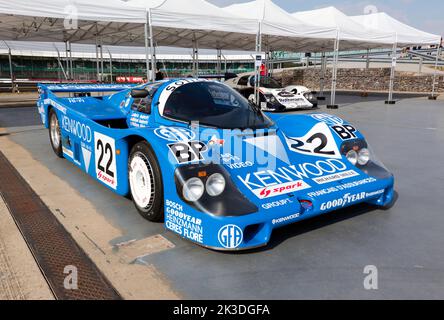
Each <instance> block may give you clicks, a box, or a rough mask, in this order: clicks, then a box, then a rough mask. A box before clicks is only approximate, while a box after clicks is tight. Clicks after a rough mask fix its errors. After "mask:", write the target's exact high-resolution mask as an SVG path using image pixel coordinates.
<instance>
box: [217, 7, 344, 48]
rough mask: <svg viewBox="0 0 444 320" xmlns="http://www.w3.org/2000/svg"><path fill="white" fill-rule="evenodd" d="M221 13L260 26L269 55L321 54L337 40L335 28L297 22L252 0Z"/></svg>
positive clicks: (276, 9)
mask: <svg viewBox="0 0 444 320" xmlns="http://www.w3.org/2000/svg"><path fill="white" fill-rule="evenodd" d="M223 9H224V10H225V11H226V12H229V13H233V14H236V15H237V16H244V17H248V18H251V19H254V20H256V21H258V22H260V23H261V28H262V34H263V36H264V43H263V44H264V46H265V47H266V48H268V50H270V51H273V50H290V51H313V52H315V51H324V49H325V48H327V47H328V48H331V47H332V46H333V41H334V39H335V38H336V30H335V29H334V28H331V27H320V26H316V25H313V24H310V23H307V22H304V21H300V20H299V19H297V18H294V17H292V16H291V15H290V14H289V13H288V12H286V11H285V10H283V9H282V8H280V7H279V6H277V5H276V4H274V3H273V2H272V1H271V0H254V1H251V2H247V3H239V4H233V5H230V6H228V7H225V8H223Z"/></svg>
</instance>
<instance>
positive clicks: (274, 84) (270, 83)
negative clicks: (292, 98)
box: [250, 77, 282, 89]
mask: <svg viewBox="0 0 444 320" xmlns="http://www.w3.org/2000/svg"><path fill="white" fill-rule="evenodd" d="M250 82H251V83H250V84H251V86H252V87H254V77H251V79H250ZM260 86H261V87H263V88H267V89H281V88H282V86H281V84H280V83H279V82H278V81H276V80H274V79H273V78H270V77H261V81H260Z"/></svg>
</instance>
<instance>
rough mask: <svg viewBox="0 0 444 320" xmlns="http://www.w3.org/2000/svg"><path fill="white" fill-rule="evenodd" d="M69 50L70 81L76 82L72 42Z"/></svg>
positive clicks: (69, 44)
mask: <svg viewBox="0 0 444 320" xmlns="http://www.w3.org/2000/svg"><path fill="white" fill-rule="evenodd" d="M68 50H69V70H70V72H69V75H70V80H74V68H73V61H72V45H71V41H68Z"/></svg>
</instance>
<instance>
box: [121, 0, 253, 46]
mask: <svg viewBox="0 0 444 320" xmlns="http://www.w3.org/2000/svg"><path fill="white" fill-rule="evenodd" d="M127 4H128V5H129V6H136V7H143V8H145V9H146V10H148V11H149V14H150V15H151V25H152V29H153V38H154V41H155V43H156V45H158V46H176V47H188V48H190V47H192V46H193V44H194V43H196V44H197V45H198V46H199V48H213V49H233V50H252V49H254V38H255V36H256V33H257V24H256V22H255V21H254V20H251V19H247V18H243V17H237V16H234V15H232V14H230V13H227V12H225V11H223V10H222V9H221V8H219V7H217V6H215V5H213V4H210V3H208V2H206V1H204V0H192V1H183V0H164V1H159V0H132V1H129V2H128V3H127Z"/></svg>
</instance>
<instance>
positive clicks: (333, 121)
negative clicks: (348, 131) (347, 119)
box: [311, 113, 344, 126]
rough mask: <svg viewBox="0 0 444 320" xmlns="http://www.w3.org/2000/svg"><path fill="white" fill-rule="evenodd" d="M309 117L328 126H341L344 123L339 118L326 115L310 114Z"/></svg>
mask: <svg viewBox="0 0 444 320" xmlns="http://www.w3.org/2000/svg"><path fill="white" fill-rule="evenodd" d="M311 117H312V118H313V119H315V120H317V121H320V122H324V123H326V124H328V125H330V126H334V125H341V124H343V123H344V120H342V119H341V118H339V117H336V116H333V115H331V114H326V113H319V114H312V115H311Z"/></svg>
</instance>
